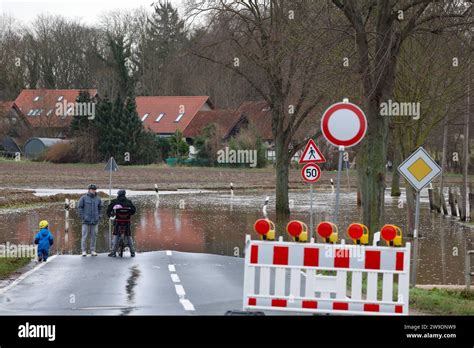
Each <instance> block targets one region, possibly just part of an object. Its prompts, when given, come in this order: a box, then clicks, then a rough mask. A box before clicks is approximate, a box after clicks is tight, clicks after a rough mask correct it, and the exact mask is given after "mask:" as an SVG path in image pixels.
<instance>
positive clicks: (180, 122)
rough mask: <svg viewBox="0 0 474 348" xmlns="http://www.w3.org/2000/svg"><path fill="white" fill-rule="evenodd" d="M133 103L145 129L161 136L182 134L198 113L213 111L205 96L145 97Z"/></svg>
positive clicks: (137, 98)
mask: <svg viewBox="0 0 474 348" xmlns="http://www.w3.org/2000/svg"><path fill="white" fill-rule="evenodd" d="M135 101H136V104H137V113H138V117H139V118H140V120H141V121H142V122H143V126H144V127H145V129H148V130H150V131H152V132H154V133H156V134H158V135H161V136H170V135H172V134H174V133H175V132H176V131H180V132H184V131H185V129H186V127H188V126H189V124H190V123H191V121H192V120H193V119H194V118H195V117H196V115H197V114H198V113H199V112H204V111H211V110H213V109H214V105H213V104H212V102H211V101H210V99H209V97H207V96H145V97H136V99H135Z"/></svg>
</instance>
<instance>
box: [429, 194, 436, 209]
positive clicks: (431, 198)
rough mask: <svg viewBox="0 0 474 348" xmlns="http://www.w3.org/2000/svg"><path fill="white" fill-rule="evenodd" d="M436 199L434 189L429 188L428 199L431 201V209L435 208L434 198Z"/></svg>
mask: <svg viewBox="0 0 474 348" xmlns="http://www.w3.org/2000/svg"><path fill="white" fill-rule="evenodd" d="M434 199H435V198H434V197H433V189H431V188H429V189H428V200H429V202H430V211H433V210H435V208H434V204H433V200H434Z"/></svg>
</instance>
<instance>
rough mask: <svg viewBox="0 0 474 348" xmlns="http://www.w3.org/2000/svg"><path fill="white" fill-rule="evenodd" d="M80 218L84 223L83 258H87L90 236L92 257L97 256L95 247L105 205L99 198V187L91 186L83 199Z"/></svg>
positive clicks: (80, 206) (79, 207)
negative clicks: (88, 238)
mask: <svg viewBox="0 0 474 348" xmlns="http://www.w3.org/2000/svg"><path fill="white" fill-rule="evenodd" d="M77 207H78V209H79V216H80V217H81V222H82V239H81V249H82V256H87V252H86V248H87V245H86V244H87V236H88V235H89V234H90V249H91V255H92V256H97V253H96V252H95V245H96V240H97V233H98V230H99V221H100V215H101V213H102V207H103V203H102V200H101V199H100V198H99V197H98V196H97V186H96V185H94V184H90V185H89V191H88V192H87V194H85V195H84V196H82V197H81V199H80V200H79V204H78V206H77Z"/></svg>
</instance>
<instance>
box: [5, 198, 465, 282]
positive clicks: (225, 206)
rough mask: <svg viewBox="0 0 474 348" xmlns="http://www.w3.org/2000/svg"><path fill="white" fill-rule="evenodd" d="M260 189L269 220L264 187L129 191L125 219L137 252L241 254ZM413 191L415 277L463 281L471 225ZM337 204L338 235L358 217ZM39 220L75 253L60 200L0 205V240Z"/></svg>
mask: <svg viewBox="0 0 474 348" xmlns="http://www.w3.org/2000/svg"><path fill="white" fill-rule="evenodd" d="M43 194H44V192H43ZM138 194H139V193H138ZM267 195H268V196H270V204H269V206H268V217H269V218H270V219H274V198H273V195H272V192H271V191H268V192H265V191H260V192H249V193H239V194H237V193H236V195H235V196H233V197H231V196H230V194H229V193H228V192H197V191H189V192H185V193H176V192H175V193H174V194H170V195H160V200H159V205H158V207H157V204H156V197H155V196H154V194H148V195H138V196H133V197H131V199H133V200H134V202H135V203H136V206H137V208H138V209H137V214H136V215H135V216H134V217H133V226H132V230H133V235H134V239H135V243H136V248H137V251H138V252H143V251H154V250H177V251H185V252H197V253H211V254H218V255H229V256H237V257H242V256H243V248H244V241H245V235H246V234H252V238H257V236H256V235H255V233H253V230H252V229H253V224H254V222H255V220H256V219H258V218H261V217H263V214H262V206H263V202H264V200H265V197H266V196H267ZM421 197H422V201H421V220H420V224H421V228H420V234H421V238H420V240H419V252H418V254H419V256H418V257H419V260H418V274H417V283H419V284H464V255H465V250H466V249H468V250H471V249H474V246H473V240H474V229H471V228H469V227H466V226H463V225H461V224H459V223H457V222H455V220H454V219H452V218H449V217H442V216H441V215H439V214H434V213H430V211H429V205H428V199H427V193H426V192H425V191H423V192H422V196H421ZM334 198H335V195H334V194H332V193H331V192H327V191H318V190H315V195H314V225H316V224H317V223H319V222H320V221H323V220H329V221H331V214H332V211H333V206H334ZM398 200H399V199H398V198H396V199H395V198H392V197H390V196H389V195H387V196H386V213H385V215H386V221H385V223H392V224H395V225H398V226H400V227H401V228H402V230H403V231H404V240H405V241H410V238H409V237H407V235H408V233H407V231H406V205H404V207H403V208H399V207H398ZM402 200H404V198H403V197H402ZM290 201H291V205H292V206H293V209H292V214H291V219H299V220H302V221H304V222H306V223H307V224H308V226H309V220H310V213H309V206H310V197H309V193H308V192H307V191H294V192H292V193H290ZM340 205H341V208H340V218H339V224H338V227H339V237H340V238H346V233H345V230H346V229H347V226H348V225H349V224H350V223H352V222H359V221H360V220H361V213H362V211H361V209H360V208H359V207H357V205H356V196H355V194H354V193H344V192H342V193H341V204H340ZM43 219H46V220H48V221H49V223H50V229H51V231H52V233H53V235H54V237H55V243H54V245H53V247H52V252H51V253H52V254H54V253H60V254H79V253H80V239H81V236H80V234H81V232H80V231H81V228H80V227H81V226H80V222H79V218H78V215H77V212H76V211H75V210H74V209H73V210H71V211H70V215H69V230H68V233H65V211H64V205H63V204H61V203H56V204H48V205H45V206H43V207H39V208H35V209H20V210H14V211H12V210H10V211H8V210H0V220H1V222H2V223H1V224H0V244H2V243H6V242H9V243H10V244H17V245H18V244H30V243H32V240H33V237H34V235H35V233H36V232H37V230H38V228H37V225H38V222H39V221H40V220H43ZM277 235H282V236H284V239H285V240H286V239H287V236H286V233H285V232H284V225H283V226H279V227H278V228H277ZM348 243H351V241H348ZM108 250H109V243H108V220H107V219H105V218H104V219H103V220H102V222H101V224H100V226H99V236H98V239H97V251H98V252H107V251H108ZM132 288H133V287H132Z"/></svg>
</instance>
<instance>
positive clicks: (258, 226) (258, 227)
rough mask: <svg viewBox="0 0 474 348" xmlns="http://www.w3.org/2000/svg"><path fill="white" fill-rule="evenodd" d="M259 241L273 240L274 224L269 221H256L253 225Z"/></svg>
mask: <svg viewBox="0 0 474 348" xmlns="http://www.w3.org/2000/svg"><path fill="white" fill-rule="evenodd" d="M253 229H254V231H255V232H257V233H258V235H259V236H260V239H261V240H275V224H274V223H273V222H272V221H271V220H269V219H258V220H257V221H255V224H254V225H253Z"/></svg>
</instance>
